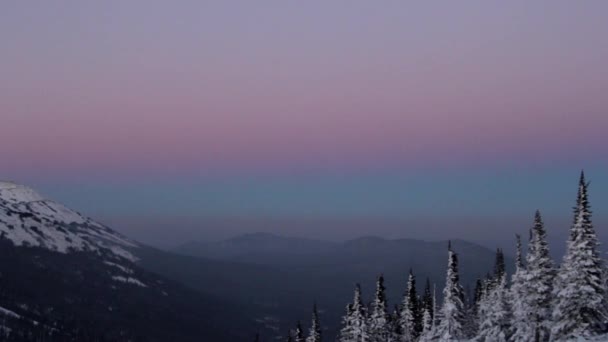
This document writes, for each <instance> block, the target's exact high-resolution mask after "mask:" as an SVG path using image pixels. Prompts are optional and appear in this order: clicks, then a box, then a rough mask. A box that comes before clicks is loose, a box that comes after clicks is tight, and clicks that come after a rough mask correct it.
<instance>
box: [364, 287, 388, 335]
mask: <svg viewBox="0 0 608 342" xmlns="http://www.w3.org/2000/svg"><path fill="white" fill-rule="evenodd" d="M367 327H368V336H369V341H370V342H386V340H387V339H388V338H389V335H390V334H389V332H390V327H389V317H388V311H387V303H386V294H385V288H384V276H382V275H381V276H380V277H378V281H377V282H376V295H375V297H374V300H373V301H372V303H371V307H370V314H369V317H368V325H367Z"/></svg>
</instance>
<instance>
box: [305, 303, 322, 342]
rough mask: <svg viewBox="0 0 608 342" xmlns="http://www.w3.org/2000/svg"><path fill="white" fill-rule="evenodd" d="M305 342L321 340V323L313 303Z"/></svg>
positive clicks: (318, 341)
mask: <svg viewBox="0 0 608 342" xmlns="http://www.w3.org/2000/svg"><path fill="white" fill-rule="evenodd" d="M306 342H321V323H320V322H319V312H318V311H317V304H315V305H314V306H313V309H312V324H311V326H310V331H309V333H308V338H306Z"/></svg>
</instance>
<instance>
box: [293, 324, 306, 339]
mask: <svg viewBox="0 0 608 342" xmlns="http://www.w3.org/2000/svg"><path fill="white" fill-rule="evenodd" d="M294 339H295V342H306V339H305V338H304V330H303V329H302V324H301V323H300V322H299V321H298V324H297V325H296V331H295V332H294Z"/></svg>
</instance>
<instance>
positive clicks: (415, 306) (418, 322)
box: [407, 268, 422, 339]
mask: <svg viewBox="0 0 608 342" xmlns="http://www.w3.org/2000/svg"><path fill="white" fill-rule="evenodd" d="M407 292H408V297H409V306H410V312H411V313H412V319H413V320H412V328H413V331H412V335H413V337H414V339H416V338H418V337H419V336H420V333H421V332H422V311H421V310H420V298H419V297H418V292H417V291H416V276H415V275H414V272H413V271H412V269H411V268H410V275H409V278H408V284H407Z"/></svg>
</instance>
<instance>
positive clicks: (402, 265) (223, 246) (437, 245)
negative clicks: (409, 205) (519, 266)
mask: <svg viewBox="0 0 608 342" xmlns="http://www.w3.org/2000/svg"><path fill="white" fill-rule="evenodd" d="M447 245H448V242H447V241H433V242H430V241H420V240H412V239H398V240H388V239H383V238H380V237H374V236H368V237H361V238H358V239H354V240H349V241H346V242H328V241H319V240H311V239H299V238H293V237H283V236H278V235H274V234H268V233H254V234H247V235H242V236H237V237H235V238H232V239H228V240H224V241H219V242H190V243H187V244H185V245H182V246H180V247H178V248H176V249H175V250H174V251H175V252H177V253H182V254H187V255H190V256H193V257H198V258H206V259H215V260H218V261H223V262H240V263H248V264H250V265H251V267H257V268H265V269H266V270H274V271H276V272H280V273H281V274H282V278H280V279H278V280H275V279H274V278H266V279H267V280H268V281H267V282H266V284H265V285H264V286H262V287H261V288H260V290H259V291H256V292H255V293H251V294H250V295H251V296H254V297H256V296H258V297H260V298H262V297H266V298H272V301H273V302H274V303H275V305H274V306H272V307H273V309H274V311H272V310H269V313H268V315H277V318H278V317H280V318H281V323H282V324H293V322H295V321H296V320H298V319H307V318H308V314H309V311H310V307H311V305H312V304H311V303H313V302H316V303H317V304H318V305H319V306H320V307H321V308H322V309H323V311H324V312H323V319H324V322H325V323H326V324H327V328H328V335H330V336H333V334H334V333H335V331H336V329H337V327H338V324H339V320H340V317H341V315H342V314H343V313H344V312H343V311H344V307H345V305H346V303H348V301H350V300H351V296H352V293H351V291H350V290H351V289H352V288H354V284H355V283H361V284H362V286H363V289H364V294H367V296H368V299H371V295H372V291H373V286H374V281H375V279H376V277H377V276H378V275H379V274H384V276H385V278H386V284H387V290H388V292H387V293H388V297H389V300H390V301H391V302H392V303H393V304H397V302H398V301H400V299H401V296H402V295H403V292H404V291H405V286H406V277H407V273H408V270H409V269H410V268H412V269H413V271H414V272H415V274H416V275H417V277H418V287H419V288H420V290H422V286H423V285H424V282H425V279H426V278H427V277H428V278H429V279H430V281H431V282H432V283H434V284H436V286H437V289H438V291H441V289H442V288H443V282H444V278H445V269H446V265H447ZM452 246H453V248H454V250H456V251H457V252H458V254H459V257H460V267H461V270H462V272H461V277H462V282H463V284H464V285H465V287H466V286H467V285H469V286H470V287H473V285H474V282H475V281H476V279H477V278H483V277H484V276H485V275H486V273H487V272H489V271H492V268H493V263H494V256H495V252H494V251H492V250H489V249H488V248H485V247H482V246H479V245H476V244H473V243H469V242H466V241H462V240H455V241H452ZM507 264H508V268H507V269H508V271H511V270H512V269H513V261H512V260H511V259H508V258H507ZM176 272H180V273H181V274H179V275H174V276H177V277H179V278H180V279H181V280H182V281H184V282H186V283H188V284H190V285H191V286H194V287H197V288H203V289H205V290H206V291H212V290H211V289H208V288H204V287H205V285H204V284H200V283H198V282H196V281H193V280H192V279H191V277H192V276H193V275H192V274H187V273H188V272H189V271H188V270H186V269H181V270H180V271H176ZM200 273H201V272H200V271H199V272H198V274H199V275H200ZM471 291H472V289H471ZM282 324H280V325H281V326H282ZM283 330H285V328H283Z"/></svg>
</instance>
